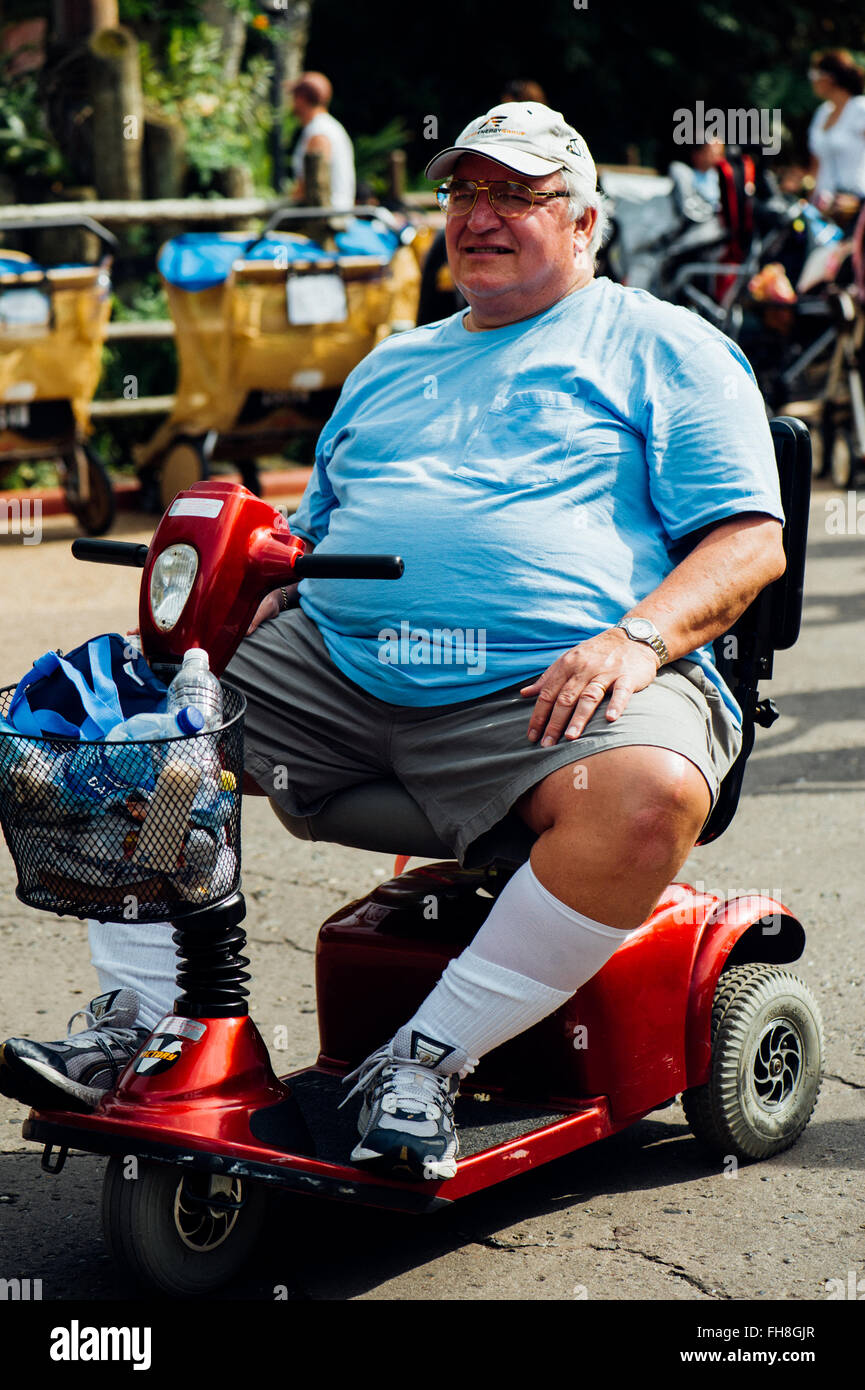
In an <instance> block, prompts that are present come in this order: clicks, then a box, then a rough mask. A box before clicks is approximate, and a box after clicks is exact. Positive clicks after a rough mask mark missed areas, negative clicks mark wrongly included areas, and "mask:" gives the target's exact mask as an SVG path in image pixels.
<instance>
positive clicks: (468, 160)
mask: <svg viewBox="0 0 865 1390" xmlns="http://www.w3.org/2000/svg"><path fill="white" fill-rule="evenodd" d="M453 177H454V178H459V179H476V180H479V181H485V180H490V181H495V180H500V181H507V182H512V183H523V184H525V185H526V186H527V187H528V188H536V189H538V190H542V191H544V192H546V191H547V190H549V191H550V192H560V191H562V190H563V188H564V180H563V178H562V175H561V173H560V172H558V171H554V172H553V173H552V174H544V175H543V176H541V177H539V178H531V177H530V176H529V175H527V174H517V173H515V172H514V171H513V170H510V169H506V168H504V167H503V166H502V165H501V164H496V163H495V161H494V160H492V159H485V158H484V157H483V156H482V155H475V154H467V155H463V156H462V157H461V158H460V159H459V161H458V162H457V165H456V167H455V169H454V172H453ZM594 216H595V214H594V213H593V212H592V213H590V214H587V218H586V219H585V221H584V225H583V227H582V228H581V227H579V226H575V224H574V223H573V222H571V221H570V220H569V218H568V202H567V199H566V198H545V199H542V200H541V201H540V202H536V203H535V204H534V206H533V207H532V209H531V212H529V214H528V215H527V216H526V217H521V218H509V217H501V216H500V215H499V214H498V213H497V212H495V211H494V209H493V208H492V207H491V205H490V200H489V196H488V194H487V192H486V191H485V190H481V191H480V192H479V193H478V197H477V201H476V203H475V205H474V207H473V208H472V210H471V212H470V213H469V214H468V216H467V217H449V218H448V220H447V224H446V228H445V239H446V242H447V252H448V262H449V264H450V268H451V274H452V275H453V278H454V281H455V282H456V284H457V286H458V287H459V289H460V291H461V293H462V294H463V295H464V296H465V298H466V299H467V300H468V302H469V304H470V305H471V306H472V311H473V313H475V312H476V316H477V317H478V319H479V322H480V323H482V324H486V323H490V325H492V323H494V322H497V323H512V322H515V321H516V320H518V319H521V318H528V317H530V316H531V315H532V314H533V313H540V312H541V311H542V310H543V309H545V308H548V307H549V306H550V305H551V304H554V303H555V302H556V300H558V299H560V298H561V297H562V296H563V295H564V294H567V293H568V292H569V291H570V290H572V289H574V288H575V283H576V282H577V280H578V271H579V270H580V267H581V266H583V269H585V266H588V270H589V273H588V275H587V276H586V277H585V279H591V260H590V259H589V258H587V257H586V254H585V248H586V244H587V242H588V239H589V235H590V232H591V227H592V225H593V222H594ZM575 252H577V253H579V256H578V258H577V259H575Z"/></svg>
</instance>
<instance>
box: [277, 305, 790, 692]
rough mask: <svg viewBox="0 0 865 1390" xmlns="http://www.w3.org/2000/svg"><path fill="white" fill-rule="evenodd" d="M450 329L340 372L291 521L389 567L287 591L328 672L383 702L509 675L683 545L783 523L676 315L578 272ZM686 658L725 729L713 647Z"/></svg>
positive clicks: (498, 682) (765, 465)
mask: <svg viewBox="0 0 865 1390" xmlns="http://www.w3.org/2000/svg"><path fill="white" fill-rule="evenodd" d="M462 317H463V316H462V313H458V314H455V315H453V316H452V317H451V318H448V319H444V320H442V321H440V322H439V323H434V324H429V325H427V326H425V327H423V328H417V329H414V330H412V331H410V332H407V333H402V334H399V335H397V336H394V337H392V338H389V339H386V340H385V341H384V342H383V343H381V344H380V346H379V347H377V348H376V349H375V350H374V351H373V352H371V353H370V354H369V356H368V357H366V358H365V359H364V360H363V361H362V362H361V363H360V365H359V366H357V367H356V368H355V369H354V371H353V372H352V373H351V375H350V376H349V377H348V379H347V381H346V383H345V385H344V387H343V390H342V394H341V396H340V399H339V401H338V403H337V406H336V409H335V411H334V413H333V415H332V417H331V419H330V420H329V422H328V424H327V425H326V426H325V429H324V430H323V432H322V434H321V437H320V439H319V442H318V448H317V452H316V464H315V468H314V469H313V474H312V477H311V478H310V481H309V484H308V486H307V489H306V491H305V493H304V495H303V498H302V501H301V504H300V507H299V509H298V512H297V514H296V516H295V517H294V519H293V521H292V527H293V529H294V530H295V531H296V532H297V533H298V534H299V535H301V536H303V537H305V538H306V539H308V540H310V541H312V542H314V543H315V546H316V549H317V551H318V552H319V553H320V554H322V555H324V554H328V553H331V552H332V553H334V554H350V553H352V552H354V553H358V552H365V553H376V554H389V553H395V554H399V555H402V557H403V558H404V560H405V573H404V575H403V577H402V578H401V579H398V580H396V581H392V580H391V581H385V580H336V579H326V580H325V579H317V580H305V581H304V582H303V583H302V584H301V586H300V591H299V593H300V603H301V607H302V608H303V610H304V611H305V612H306V613H307V615H308V616H309V617H310V618H311V619H312V620H313V621H314V622H315V623H316V625H317V626H318V628H319V629H320V631H321V635H322V637H323V639H324V642H325V644H326V646H327V649H328V651H329V653H330V656H331V658H332V660H333V661H334V662H335V664H336V665H337V666H338V667H339V669H340V670H341V671H342V672H343V673H344V674H345V675H346V676H348V678H349V679H350V680H352V681H354V682H355V684H356V685H359V686H361V687H362V688H363V689H364V690H366V691H368V692H369V693H370V694H372V695H375V696H377V697H378V698H379V699H381V700H385V701H388V702H389V703H391V704H396V705H409V706H431V705H445V704H450V703H454V702H459V701H462V700H469V699H475V698H477V697H478V696H480V695H485V694H488V693H490V692H492V691H494V690H499V689H502V688H503V687H505V686H508V685H513V684H516V683H518V682H522V683H528V681H529V680H531V679H533V678H534V677H535V676H537V675H539V674H540V673H541V672H542V671H543V670H545V669H546V667H548V666H549V665H550V664H551V663H552V662H553V661H555V660H556V658H557V657H559V656H561V655H562V653H563V652H565V651H567V650H568V648H570V647H573V646H575V645H576V644H577V643H578V642H580V641H584V640H585V639H586V638H588V637H592V636H594V635H595V634H597V633H599V632H602V631H604V630H605V629H606V628H609V627H610V626H612V625H613V624H615V623H616V622H617V621H618V620H619V618H621V617H622V616H623V615H624V614H625V613H627V612H629V610H630V609H632V608H633V607H634V606H635V605H636V604H637V603H638V602H639V601H640V600H641V599H643V598H645V597H646V595H648V594H649V593H651V592H652V591H653V590H654V589H655V588H657V586H658V585H659V584H660V582H661V580H662V579H664V577H665V576H666V575H668V574H669V573H670V571H671V570H673V569H674V568H675V567H676V565H677V564H678V563H679V562H680V561H681V560H682V559H683V558H684V555H685V554H686V553H687V551H688V550H689V548H690V546H691V545H692V544H693V541H691V542H687V543H683V537H687V535H688V533H689V532H693V531H695V530H697V529H698V528H699V527H702V526H705V525H706V524H707V523H710V522H721V521H723V520H724V519H725V518H727V517H731V516H733V515H734V514H735V513H737V512H763V513H766V514H767V515H769V516H773V517H777V518H778V519H780V520H783V511H782V508H781V500H780V493H779V488H778V476H777V470H776V465H775V456H774V451H773V447H772V440H771V435H770V432H769V427H768V422H767V419H766V414H765V410H764V407H763V403H762V400H761V397H760V394H759V392H758V390H757V387H756V384H755V382H754V378H753V374H752V373H751V370H750V367H749V366H748V364H747V361H746V359H745V357H744V356H743V354H742V353H741V352H740V351H739V349H738V348H737V347H736V346H735V345H734V344H733V343H732V342H730V340H729V339H727V338H725V337H724V336H723V334H721V333H719V332H717V330H715V329H714V328H712V327H711V326H710V325H708V324H707V323H705V322H704V321H703V320H702V319H700V318H698V317H697V316H696V315H694V314H692V313H691V312H689V311H688V310H686V309H680V308H676V307H674V306H672V305H669V304H665V303H662V302H661V301H659V300H657V299H655V298H654V297H653V296H652V295H650V294H648V293H646V292H645V291H644V290H638V289H627V288H624V287H623V286H620V285H616V284H613V283H612V282H611V281H609V280H607V279H598V280H593V281H592V282H591V283H590V284H589V285H588V286H586V287H585V288H584V289H581V290H578V291H576V292H575V293H573V294H571V295H568V296H567V297H565V298H564V299H561V300H559V301H558V303H556V304H554V305H553V307H552V308H550V309H547V310H546V311H545V312H544V313H542V314H538V315H536V316H535V317H533V318H531V319H524V320H523V321H522V322H520V323H513V324H508V325H507V326H505V327H503V328H496V329H491V330H488V331H485V332H474V333H472V332H468V331H467V330H466V329H465V328H464V326H463V322H462ZM689 655H690V657H691V659H692V660H695V661H698V662H699V663H700V665H701V666H702V667H703V669H704V671H705V672H706V674H707V675H708V677H709V678H710V679H711V680H712V681H713V682H714V683H715V684H716V685H718V686H719V688H720V689H721V692H722V695H723V697H724V699H725V701H726V703H727V704H728V705H729V707H730V709H731V710H732V711H733V713H734V715H735V717H736V718H737V719H738V718H739V717H740V715H739V709H738V706H737V705H736V703H735V702H734V700H733V698H732V696H731V695H730V692H729V691H728V690H727V688H726V686H725V685H724V683H723V682H722V680H721V678H720V676H719V674H718V672H717V670H716V669H715V667H714V665H713V662H712V652H711V648H710V647H708V646H706V647H703V648H701V649H700V650H699V651H696V652H692V653H690V654H689Z"/></svg>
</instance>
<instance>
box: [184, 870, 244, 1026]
mask: <svg viewBox="0 0 865 1390" xmlns="http://www.w3.org/2000/svg"><path fill="white" fill-rule="evenodd" d="M245 916H246V902H245V900H244V897H243V894H242V893H234V894H233V895H232V896H231V897H230V898H226V899H225V901H224V902H221V903H216V904H215V905H213V906H212V907H203V908H201V909H200V911H198V912H191V913H189V914H188V915H187V916H184V917H180V918H178V919H177V921H176V922H173V923H172V926H173V927H174V935H173V937H172V940H173V941H174V942H175V944H176V946H177V957H178V962H177V987H178V989H179V990H180V991H181V993H180V994H179V995H178V997H177V1000H176V1002H175V1005H174V1012H175V1013H176V1014H178V1015H180V1016H181V1017H182V1018H245V1017H246V1016H247V1014H248V1013H249V1007H248V1005H247V1003H246V996H247V995H248V994H249V990H248V989H245V988H244V982H245V981H246V980H248V979H249V974H248V972H247V971H246V970H244V968H243V967H244V966H245V965H248V964H249V960H248V958H247V957H246V956H244V955H242V954H241V952H242V951H243V949H244V947H245V946H246V932H245V931H244V930H243V928H242V927H241V926H239V923H240V922H242V921H243V919H244V917H245Z"/></svg>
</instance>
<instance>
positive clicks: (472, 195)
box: [436, 179, 570, 217]
mask: <svg viewBox="0 0 865 1390" xmlns="http://www.w3.org/2000/svg"><path fill="white" fill-rule="evenodd" d="M484 188H485V189H486V191H487V196H488V198H489V200H490V207H491V208H492V209H493V211H494V212H496V213H498V215H499V217H525V216H526V214H527V213H529V212H531V210H532V207H533V205H534V204H535V202H536V201H538V199H542V198H569V197H570V194H569V193H539V192H538V191H537V189H534V188H527V187H526V185H525V184H524V183H499V182H498V181H494V182H493V183H486V182H475V180H474V179H454V180H453V182H451V183H449V184H447V183H443V184H442V186H441V188H437V189H436V200H437V202H438V205H439V207H440V208H441V209H442V211H443V212H445V213H447V215H448V217H467V216H468V214H469V213H470V212H471V210H472V208H473V207H474V205H475V203H476V202H477V200H478V194H479V193H480V191H481V189H484Z"/></svg>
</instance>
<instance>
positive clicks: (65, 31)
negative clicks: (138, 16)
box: [54, 0, 120, 44]
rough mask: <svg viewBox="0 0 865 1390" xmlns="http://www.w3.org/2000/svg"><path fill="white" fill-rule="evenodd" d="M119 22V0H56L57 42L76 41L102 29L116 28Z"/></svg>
mask: <svg viewBox="0 0 865 1390" xmlns="http://www.w3.org/2000/svg"><path fill="white" fill-rule="evenodd" d="M119 23H120V17H119V15H118V11H117V0H54V38H55V39H56V41H57V43H60V44H66V43H75V41H76V40H77V39H87V38H89V37H90V35H91V34H98V32H99V30H100V29H116V28H117V25H118V24H119Z"/></svg>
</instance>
